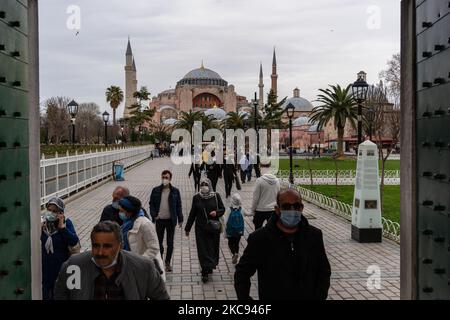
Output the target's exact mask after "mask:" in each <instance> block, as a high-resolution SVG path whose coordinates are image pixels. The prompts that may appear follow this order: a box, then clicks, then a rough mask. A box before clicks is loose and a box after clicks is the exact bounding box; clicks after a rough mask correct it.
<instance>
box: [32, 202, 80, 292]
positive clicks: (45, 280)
mask: <svg viewBox="0 0 450 320" xmlns="http://www.w3.org/2000/svg"><path fill="white" fill-rule="evenodd" d="M45 207H46V208H47V211H46V212H45V213H44V215H43V216H42V232H41V252H42V298H43V300H53V289H54V287H55V282H56V279H57V278H58V274H59V270H60V269H61V266H62V264H63V263H64V262H66V260H67V259H68V258H69V257H70V255H71V254H72V253H75V252H79V249H80V248H79V239H78V236H77V233H76V232H75V228H74V226H73V223H72V221H70V219H66V217H65V216H64V209H65V206H64V201H62V200H61V199H60V198H52V199H50V200H49V201H48V202H47V204H46V205H45Z"/></svg>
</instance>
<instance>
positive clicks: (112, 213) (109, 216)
mask: <svg viewBox="0 0 450 320" xmlns="http://www.w3.org/2000/svg"><path fill="white" fill-rule="evenodd" d="M129 195H130V191H129V190H128V189H127V188H125V187H122V186H117V187H116V188H115V189H114V191H113V194H112V203H111V204H108V205H107V206H106V207H105V208H104V209H103V212H102V215H101V217H100V222H101V221H114V222H117V223H118V224H119V225H120V226H121V225H122V223H123V221H122V219H120V217H119V200H120V199H122V198H123V197H126V196H129Z"/></svg>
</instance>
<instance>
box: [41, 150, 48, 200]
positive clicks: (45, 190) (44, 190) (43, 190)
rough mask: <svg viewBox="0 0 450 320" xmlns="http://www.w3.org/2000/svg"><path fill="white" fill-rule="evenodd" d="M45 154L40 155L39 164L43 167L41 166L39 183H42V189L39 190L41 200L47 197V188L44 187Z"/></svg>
mask: <svg viewBox="0 0 450 320" xmlns="http://www.w3.org/2000/svg"><path fill="white" fill-rule="evenodd" d="M44 160H45V154H42V161H41V163H42V164H43V165H41V183H42V188H41V199H42V198H45V197H46V196H47V187H46V183H47V181H46V177H45V168H46V166H45V161H44ZM41 205H42V200H41Z"/></svg>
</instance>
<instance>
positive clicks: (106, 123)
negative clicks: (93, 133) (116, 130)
mask: <svg viewBox="0 0 450 320" xmlns="http://www.w3.org/2000/svg"><path fill="white" fill-rule="evenodd" d="M102 117H103V122H104V123H105V147H108V121H109V113H108V112H107V111H105V112H103V114H102Z"/></svg>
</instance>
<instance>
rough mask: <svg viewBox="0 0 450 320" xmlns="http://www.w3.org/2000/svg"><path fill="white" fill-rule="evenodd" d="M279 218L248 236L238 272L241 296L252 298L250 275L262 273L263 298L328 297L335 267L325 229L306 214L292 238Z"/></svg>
mask: <svg viewBox="0 0 450 320" xmlns="http://www.w3.org/2000/svg"><path fill="white" fill-rule="evenodd" d="M276 221H278V216H277V217H276V218H274V219H271V220H270V221H269V222H268V223H267V225H266V226H264V227H263V228H261V229H259V230H257V231H255V232H254V233H252V234H250V236H249V237H248V240H247V243H248V244H247V248H246V249H245V250H244V253H243V255H242V257H241V259H240V261H239V264H238V265H236V272H235V275H234V286H235V289H236V293H237V297H238V299H239V300H246V299H251V297H250V295H249V293H250V286H251V283H250V278H251V277H252V276H253V275H254V274H255V272H258V292H259V299H260V300H300V299H307V300H325V299H326V298H327V296H328V289H329V287H330V276H331V267H330V264H329V262H328V258H327V255H326V252H325V247H324V244H323V239H322V232H321V231H320V230H319V229H317V228H315V227H313V226H311V225H310V224H309V223H308V220H307V219H306V218H305V217H304V216H302V220H301V222H300V224H299V229H298V231H297V232H296V233H294V234H293V235H292V237H291V238H289V237H288V236H286V235H285V234H284V233H283V232H282V231H281V230H280V229H279V228H278V227H277V225H276Z"/></svg>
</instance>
